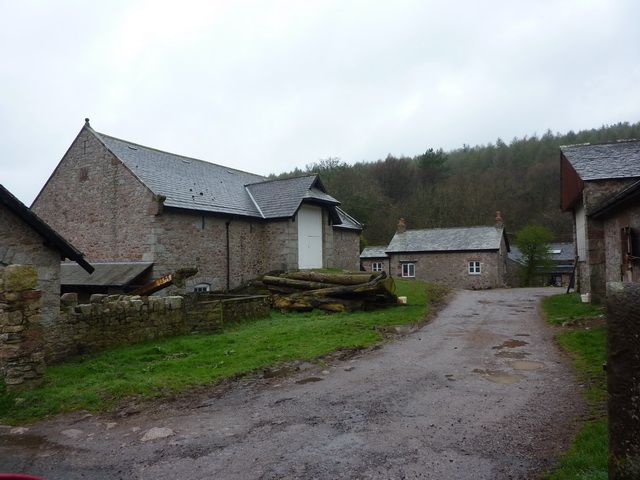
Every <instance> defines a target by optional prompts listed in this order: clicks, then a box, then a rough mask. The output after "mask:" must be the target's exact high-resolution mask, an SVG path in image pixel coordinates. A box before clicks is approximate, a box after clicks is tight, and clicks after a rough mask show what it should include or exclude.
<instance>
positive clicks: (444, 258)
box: [361, 212, 509, 289]
mask: <svg viewBox="0 0 640 480" xmlns="http://www.w3.org/2000/svg"><path fill="white" fill-rule="evenodd" d="M496 222H497V223H496V225H495V226H488V227H460V228H432V229H423V230H408V229H407V228H406V222H405V221H404V219H400V221H399V222H398V228H397V231H396V233H395V235H394V236H393V238H392V239H391V242H390V243H389V245H388V246H387V247H386V249H385V253H386V255H387V256H388V259H387V262H388V273H389V274H390V275H394V276H398V277H404V278H419V279H421V280H425V281H428V282H438V283H442V284H445V285H449V286H451V287H455V288H467V289H483V288H496V287H502V286H504V284H505V275H506V268H507V267H506V259H507V252H508V251H509V241H508V240H507V237H506V235H505V231H504V226H503V224H502V218H501V217H500V214H499V212H498V216H497V218H496ZM363 253H364V252H363ZM381 253H382V252H381V251H379V252H378V253H377V255H380V254H381ZM367 255H369V253H368V252H367ZM361 261H362V262H363V266H364V265H367V266H369V265H370V266H371V269H373V265H374V264H375V263H382V265H383V266H384V265H385V261H384V258H383V257H375V258H374V259H373V260H369V259H367V258H366V257H361ZM384 268H385V269H386V267H384Z"/></svg>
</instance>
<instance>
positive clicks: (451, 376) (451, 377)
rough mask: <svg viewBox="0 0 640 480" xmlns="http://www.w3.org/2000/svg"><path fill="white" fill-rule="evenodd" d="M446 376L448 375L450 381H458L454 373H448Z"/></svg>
mask: <svg viewBox="0 0 640 480" xmlns="http://www.w3.org/2000/svg"><path fill="white" fill-rule="evenodd" d="M445 377H447V380H449V381H450V382H455V381H456V379H455V378H454V375H453V374H452V373H448V374H446V375H445Z"/></svg>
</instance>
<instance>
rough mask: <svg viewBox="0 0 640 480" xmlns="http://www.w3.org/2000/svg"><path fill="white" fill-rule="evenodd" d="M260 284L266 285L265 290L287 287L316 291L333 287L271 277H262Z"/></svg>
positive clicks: (331, 285) (320, 283) (325, 284)
mask: <svg viewBox="0 0 640 480" xmlns="http://www.w3.org/2000/svg"><path fill="white" fill-rule="evenodd" d="M262 282H263V283H265V284H266V285H267V288H268V287H269V286H270V285H277V286H279V287H289V288H295V289H298V290H318V289H320V288H329V287H333V286H334V285H333V284H331V283H322V282H308V281H304V280H294V279H291V278H282V277H272V276H269V275H265V276H264V277H262Z"/></svg>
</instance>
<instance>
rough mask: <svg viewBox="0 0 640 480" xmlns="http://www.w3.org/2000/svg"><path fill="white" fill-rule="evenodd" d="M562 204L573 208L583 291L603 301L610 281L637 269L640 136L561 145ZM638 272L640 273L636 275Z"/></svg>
mask: <svg viewBox="0 0 640 480" xmlns="http://www.w3.org/2000/svg"><path fill="white" fill-rule="evenodd" d="M560 172H561V181H562V209H563V210H564V211H569V212H572V213H573V220H574V236H575V244H576V254H577V257H578V264H577V269H576V275H577V282H576V285H577V287H578V289H579V291H580V292H582V293H590V294H591V298H592V299H593V300H594V301H596V302H599V301H602V300H603V299H604V297H605V294H606V282H607V281H620V280H622V279H629V278H634V273H633V271H634V264H635V268H636V269H637V268H638V267H637V260H636V259H635V258H634V257H636V256H638V252H637V247H636V249H635V250H634V245H637V240H634V238H637V228H638V226H640V225H639V224H638V208H639V207H638V205H639V201H638V196H637V194H636V193H634V192H635V188H637V187H636V186H635V185H636V184H637V182H638V180H640V141H637V140H629V141H619V142H612V143H602V144H585V145H573V146H566V147H561V148H560ZM636 278H637V277H636Z"/></svg>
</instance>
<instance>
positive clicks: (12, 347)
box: [0, 265, 45, 389]
mask: <svg viewBox="0 0 640 480" xmlns="http://www.w3.org/2000/svg"><path fill="white" fill-rule="evenodd" d="M37 283H38V272H37V269H36V268H35V267H33V266H25V265H9V266H7V267H0V380H2V381H3V382H4V383H5V385H6V386H7V388H9V389H20V388H26V387H32V386H35V385H38V384H39V383H41V381H42V375H43V373H44V367H45V363H44V353H43V343H42V325H41V307H42V299H41V292H40V291H39V290H37V289H36V288H37Z"/></svg>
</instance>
